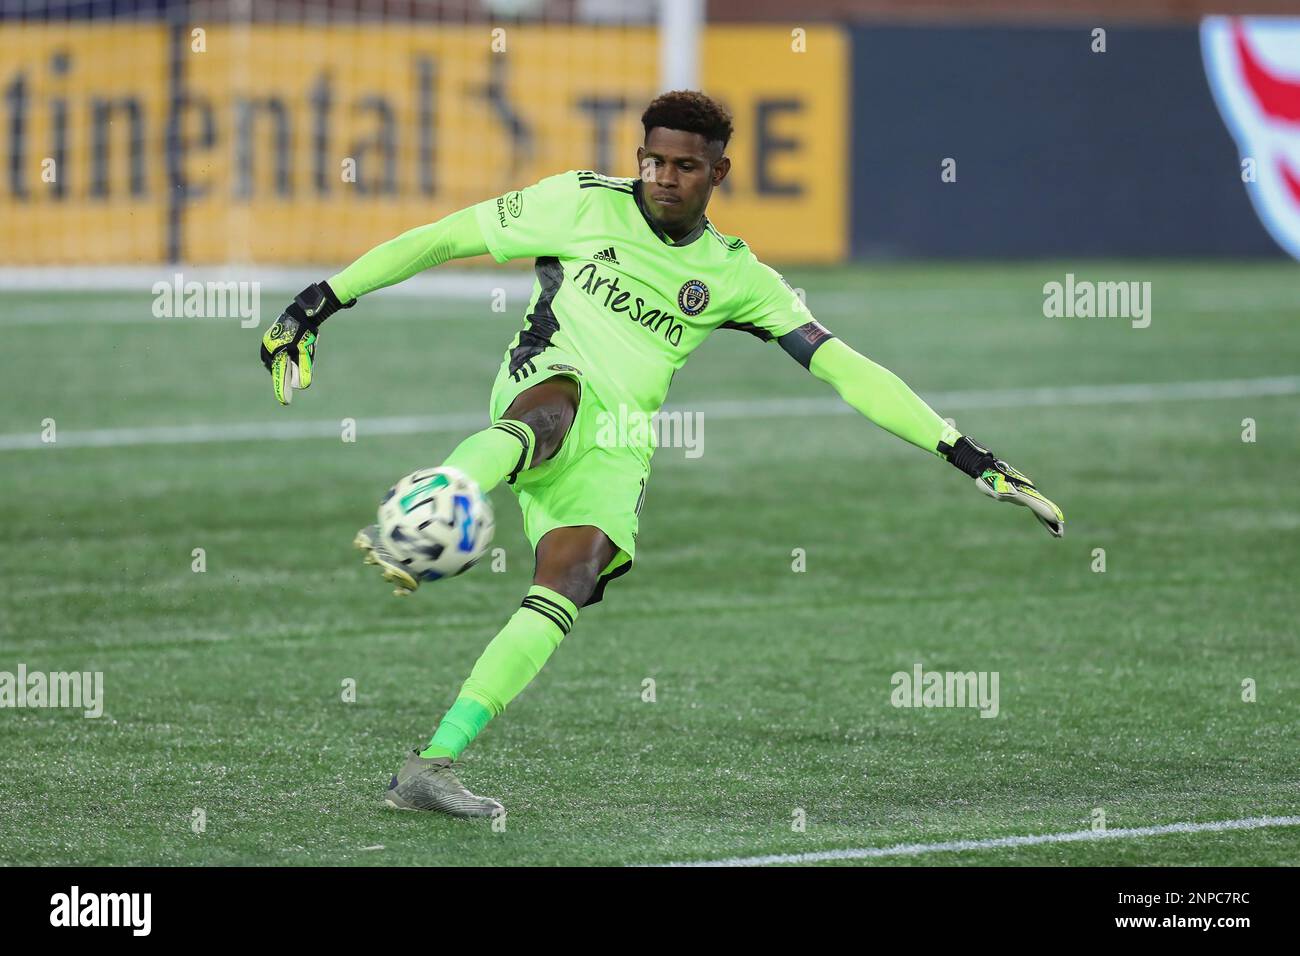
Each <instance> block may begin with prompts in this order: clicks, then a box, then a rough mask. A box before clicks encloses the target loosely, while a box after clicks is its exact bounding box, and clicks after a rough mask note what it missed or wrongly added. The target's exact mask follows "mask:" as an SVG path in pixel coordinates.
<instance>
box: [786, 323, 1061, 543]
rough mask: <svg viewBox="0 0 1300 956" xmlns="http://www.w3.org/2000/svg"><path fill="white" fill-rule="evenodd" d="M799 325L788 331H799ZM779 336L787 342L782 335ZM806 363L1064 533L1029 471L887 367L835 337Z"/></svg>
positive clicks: (869, 412)
mask: <svg viewBox="0 0 1300 956" xmlns="http://www.w3.org/2000/svg"><path fill="white" fill-rule="evenodd" d="M814 324H815V323H814ZM801 331H802V330H796V331H795V332H791V333H789V335H790V336H799V335H800V332H801ZM807 338H808V336H803V339H804V340H806V339H807ZM780 341H781V344H782V345H783V346H786V345H787V342H786V337H785V336H782V338H781V340H780ZM795 341H796V342H797V343H799V344H797V345H796V346H795V348H804V349H806V348H807V346H805V345H802V342H801V341H800V340H798V339H796V340H795ZM787 350H790V348H789V347H787ZM791 354H796V352H795V351H791ZM796 357H799V356H798V355H797V354H796ZM806 364H807V366H808V370H809V371H810V372H812V373H813V374H814V375H816V376H817V377H818V378H819V379H821V380H822V381H824V382H827V383H829V384H830V385H831V386H833V387H834V388H835V390H836V391H838V392H839V393H840V396H841V397H842V398H843V399H844V401H845V402H847V403H848V404H849V405H851V406H853V407H854V408H856V409H857V410H858V411H859V412H861V413H862V414H863V415H864V416H866V417H867V418H869V419H871V421H873V422H875V423H876V424H877V425H879V426H880V427H881V428H884V429H885V430H886V431H889V432H892V433H893V434H895V435H897V436H898V437H899V438H902V439H903V440H904V441H908V442H911V443H912V444H913V445H916V446H917V447H918V448H923V449H925V450H926V451H928V452H930V453H931V454H934V455H938V456H939V457H940V458H943V459H944V460H946V461H948V462H951V463H952V464H953V465H955V466H956V467H957V468H958V469H960V470H961V471H963V472H965V473H966V474H967V475H970V476H971V477H972V478H974V479H975V486H976V487H977V488H979V490H980V491H981V492H983V493H984V494H986V495H988V496H989V497H990V498H994V499H996V500H998V501H1009V502H1012V503H1013V504H1018V505H1023V506H1024V507H1026V508H1028V509H1029V510H1030V511H1032V512H1033V514H1034V517H1035V518H1037V519H1038V520H1039V521H1040V522H1041V523H1042V525H1043V526H1044V527H1045V528H1047V530H1048V531H1049V532H1051V534H1052V535H1053V536H1054V537H1057V538H1059V537H1061V535H1062V534H1064V533H1065V515H1064V514H1062V512H1061V509H1060V508H1058V507H1057V506H1056V505H1055V504H1053V503H1052V502H1051V501H1050V500H1049V499H1048V498H1046V497H1045V496H1044V495H1043V494H1042V493H1041V492H1040V491H1039V490H1038V489H1037V488H1036V487H1034V483H1033V482H1032V481H1030V479H1029V478H1028V477H1026V476H1025V475H1023V474H1021V473H1020V472H1019V471H1017V470H1016V469H1015V468H1012V467H1011V466H1010V465H1008V464H1007V463H1006V462H1005V461H1002V460H1001V459H999V458H996V457H995V456H994V455H993V454H992V453H991V452H989V450H988V449H987V448H984V447H983V446H981V445H979V444H977V443H976V442H974V441H972V440H971V439H970V438H969V437H967V436H964V435H962V434H961V433H960V432H958V431H957V430H956V429H955V428H953V427H952V426H951V425H949V424H948V423H947V422H945V421H944V420H943V419H942V418H940V417H939V416H938V415H937V414H935V412H934V410H933V409H931V408H930V406H929V405H927V404H926V403H925V402H923V401H922V400H921V398H920V397H919V396H918V395H917V394H916V393H915V392H913V391H912V390H911V389H910V388H908V387H907V385H906V383H904V382H903V380H902V379H900V378H899V377H898V376H897V375H895V374H894V373H893V372H891V371H889V369H887V368H884V367H883V366H880V365H877V364H876V363H875V362H873V361H871V359H869V358H867V357H866V356H865V355H862V354H861V353H859V352H857V351H855V350H854V349H852V348H850V347H849V346H848V345H846V344H845V343H844V342H843V341H841V340H840V339H837V338H829V339H827V340H826V341H823V342H821V343H820V344H819V345H817V346H816V350H815V351H813V352H812V354H811V356H810V357H808V361H807V362H806Z"/></svg>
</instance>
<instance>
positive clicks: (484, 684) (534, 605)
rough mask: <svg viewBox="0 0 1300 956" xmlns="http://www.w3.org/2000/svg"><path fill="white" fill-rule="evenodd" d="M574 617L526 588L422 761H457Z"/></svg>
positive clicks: (559, 598) (558, 600)
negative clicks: (442, 758) (521, 599)
mask: <svg viewBox="0 0 1300 956" xmlns="http://www.w3.org/2000/svg"><path fill="white" fill-rule="evenodd" d="M479 434H480V435H481V434H483V432H480V433H479ZM516 447H517V446H516ZM457 451H459V449H457ZM577 616H578V608H577V607H576V606H575V605H574V603H573V602H572V601H570V600H569V599H568V598H566V597H565V596H564V595H563V594H560V593H558V592H557V591H552V590H551V589H550V588H545V587H542V586H541V585H540V584H534V585H533V586H532V587H530V588H529V589H528V596H527V597H525V598H524V600H523V603H522V605H521V606H520V608H519V610H518V611H516V612H515V613H514V615H513V616H512V617H511V618H510V620H509V621H507V622H506V626H505V627H503V628H502V629H501V630H500V631H499V632H498V633H497V636H496V637H494V638H492V641H491V643H489V644H488V646H487V648H486V649H484V651H483V654H482V655H481V656H480V657H479V659H478V662H477V663H475V665H474V669H473V670H472V671H471V672H470V675H469V679H468V680H466V681H465V683H464V685H463V686H462V687H461V689H460V696H459V697H457V698H456V702H455V703H454V704H452V705H451V709H450V710H448V711H447V713H446V714H445V715H444V716H443V718H442V721H441V722H440V723H439V724H438V729H437V731H436V732H435V733H434V735H433V739H432V740H431V741H430V742H429V746H428V747H426V748H425V749H424V750H423V751H422V752H421V753H420V756H421V757H450V758H451V759H452V760H455V759H457V758H458V757H460V755H461V752H462V751H463V750H464V749H465V748H466V747H468V746H469V743H470V741H472V740H473V739H474V738H475V737H477V736H478V734H479V732H480V731H481V730H482V729H483V728H484V727H485V726H486V725H487V722H488V721H489V720H491V719H492V718H493V717H495V716H497V715H498V714H500V713H501V712H502V711H503V710H505V709H506V705H507V704H509V703H510V701H512V700H514V698H515V697H516V696H518V694H519V692H520V691H521V690H523V689H524V688H525V687H527V686H528V683H529V682H530V681H531V680H532V679H533V678H534V677H536V676H537V673H538V672H539V671H540V670H541V669H542V665H544V664H545V663H546V661H547V660H548V659H549V658H550V656H551V654H552V653H553V652H554V651H555V649H556V648H557V647H559V646H560V641H562V640H564V635H566V634H568V633H569V631H570V630H571V629H572V627H573V622H574V620H575V619H576V618H577Z"/></svg>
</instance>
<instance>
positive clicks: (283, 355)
mask: <svg viewBox="0 0 1300 956" xmlns="http://www.w3.org/2000/svg"><path fill="white" fill-rule="evenodd" d="M356 302H357V300H356V299H353V300H352V301H351V302H349V303H347V305H344V304H343V303H341V302H340V301H339V300H338V296H336V295H335V294H334V291H333V290H332V289H331V288H330V287H329V286H328V285H327V284H326V283H324V282H318V283H316V284H315V285H310V286H308V287H307V288H305V289H303V290H302V291H301V292H299V293H298V295H297V297H296V298H295V299H294V300H293V301H292V302H290V303H289V305H288V307H287V308H286V309H285V310H284V311H283V312H281V313H280V317H279V318H278V319H276V320H275V324H274V325H272V326H271V327H270V328H269V329H267V332H266V334H265V335H264V336H262V364H263V365H265V366H266V368H267V371H269V372H270V373H271V386H272V387H273V388H274V389H275V397H276V398H277V399H278V400H279V402H280V404H281V405H288V404H289V403H290V402H291V401H293V390H294V389H295V388H307V387H308V386H310V385H311V376H312V363H313V361H314V360H315V357H316V341H317V339H319V338H320V324H321V323H322V322H324V321H325V320H326V319H328V318H329V317H330V316H331V315H333V314H334V313H335V312H337V311H338V310H339V309H350V308H352V306H354V305H356Z"/></svg>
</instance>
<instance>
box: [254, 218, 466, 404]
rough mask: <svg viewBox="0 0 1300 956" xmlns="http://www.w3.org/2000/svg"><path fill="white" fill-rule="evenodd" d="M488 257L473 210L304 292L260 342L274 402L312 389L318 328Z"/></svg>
mask: <svg viewBox="0 0 1300 956" xmlns="http://www.w3.org/2000/svg"><path fill="white" fill-rule="evenodd" d="M487 252H488V247H487V243H486V242H485V241H484V239H483V233H482V230H481V229H480V228H479V225H478V222H477V219H476V218H475V213H474V209H473V207H470V208H468V209H462V210H460V211H459V212H454V213H452V214H451V215H450V216H447V217H446V218H445V219H440V220H438V221H437V222H433V223H429V224H428V225H426V226H419V227H418V228H415V229H411V230H409V231H407V232H404V233H402V234H401V235H400V236H397V237H396V238H394V239H390V240H388V241H387V242H385V243H382V244H380V245H378V246H375V247H374V248H373V249H371V250H370V251H369V252H367V253H366V254H365V255H363V256H362V257H361V258H360V259H358V260H357V261H356V262H354V263H352V265H350V266H348V267H347V268H346V269H344V270H343V271H342V272H340V273H338V274H337V275H334V276H331V277H330V278H329V279H328V280H327V281H325V282H317V283H315V284H314V285H310V286H308V287H307V288H306V289H303V290H302V292H300V293H298V295H297V296H296V297H295V298H294V300H293V301H292V302H290V303H289V305H288V306H287V307H286V308H285V310H284V312H282V313H281V314H280V317H279V318H278V319H276V321H275V323H274V324H273V325H272V326H271V328H270V329H268V330H267V332H266V334H265V335H264V336H263V337H262V350H261V356H262V364H263V365H265V366H266V368H267V370H268V371H269V372H270V373H271V385H272V387H273V388H274V390H275V397H276V399H277V400H278V401H279V402H280V404H281V405H288V404H289V403H290V402H291V401H292V400H293V390H294V389H295V388H307V387H308V386H309V385H311V379H312V363H313V361H314V359H315V356H316V342H317V340H318V339H319V338H320V325H321V323H322V322H324V321H325V320H326V319H328V318H329V317H330V316H331V315H333V314H334V313H335V312H337V311H338V310H339V309H350V308H351V307H352V306H354V305H355V304H356V301H357V299H359V298H360V297H361V296H363V295H366V294H367V293H369V292H374V291H375V290H376V289H382V288H384V287H385V286H390V285H395V284H396V283H398V282H402V281H403V280H405V279H409V278H410V277H411V276H413V275H415V274H416V273H417V272H423V271H424V270H425V269H429V268H432V267H433V266H436V265H440V264H441V263H443V262H447V261H448V260H451V259H467V258H470V257H472V256H481V255H486V254H487Z"/></svg>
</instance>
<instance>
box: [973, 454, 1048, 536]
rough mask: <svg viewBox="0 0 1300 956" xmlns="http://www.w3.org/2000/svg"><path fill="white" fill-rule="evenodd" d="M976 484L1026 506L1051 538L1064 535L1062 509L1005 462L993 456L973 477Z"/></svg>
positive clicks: (997, 497)
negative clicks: (990, 463) (976, 476)
mask: <svg viewBox="0 0 1300 956" xmlns="http://www.w3.org/2000/svg"><path fill="white" fill-rule="evenodd" d="M975 487H977V488H979V490H980V491H982V492H984V494H986V495H988V496H989V497H990V498H993V499H995V500H997V501H1010V502H1011V503H1012V504H1017V505H1023V506H1024V507H1026V508H1028V509H1029V510H1030V511H1032V512H1033V513H1034V517H1035V518H1037V519H1038V520H1039V522H1040V523H1041V524H1042V526H1043V527H1044V528H1046V529H1047V530H1048V531H1049V532H1051V534H1052V537H1054V538H1059V537H1061V536H1062V535H1064V534H1065V515H1064V514H1063V513H1062V512H1061V509H1060V508H1058V507H1057V506H1056V504H1055V503H1054V502H1053V501H1051V500H1050V499H1048V498H1047V497H1045V496H1044V495H1043V493H1042V492H1041V491H1039V490H1038V489H1037V488H1035V487H1034V483H1033V482H1032V481H1030V480H1029V478H1028V477H1026V476H1025V475H1022V474H1021V473H1020V472H1018V471H1016V469H1014V468H1012V467H1011V466H1010V465H1008V464H1007V463H1006V462H1005V461H1002V460H1001V459H994V461H993V463H992V465H991V466H990V467H988V468H985V469H984V471H983V472H981V473H980V476H979V477H978V478H976V479H975Z"/></svg>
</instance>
